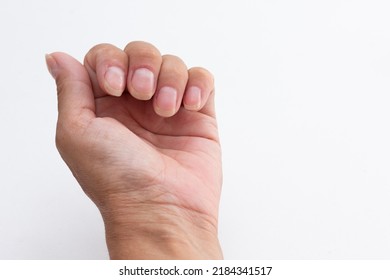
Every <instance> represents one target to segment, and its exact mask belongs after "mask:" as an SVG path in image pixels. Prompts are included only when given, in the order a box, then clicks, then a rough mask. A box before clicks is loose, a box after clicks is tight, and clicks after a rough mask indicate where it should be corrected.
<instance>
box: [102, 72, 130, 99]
mask: <svg viewBox="0 0 390 280" xmlns="http://www.w3.org/2000/svg"><path fill="white" fill-rule="evenodd" d="M104 79H105V85H106V90H107V91H108V93H109V94H111V95H114V96H121V95H122V93H123V91H124V88H125V72H124V71H123V70H122V69H121V68H119V67H117V66H111V67H109V68H108V69H107V71H106V73H105V74H104Z"/></svg>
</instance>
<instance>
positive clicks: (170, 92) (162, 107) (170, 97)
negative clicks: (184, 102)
mask: <svg viewBox="0 0 390 280" xmlns="http://www.w3.org/2000/svg"><path fill="white" fill-rule="evenodd" d="M176 100H177V91H176V89H174V88H172V87H168V86H166V87H162V88H161V89H160V90H159V91H158V93H157V97H156V107H157V108H156V111H157V114H159V115H160V116H163V117H170V116H173V115H174V114H175V111H176Z"/></svg>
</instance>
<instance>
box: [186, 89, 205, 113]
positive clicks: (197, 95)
mask: <svg viewBox="0 0 390 280" xmlns="http://www.w3.org/2000/svg"><path fill="white" fill-rule="evenodd" d="M201 102H202V99H201V90H200V88H198V87H196V86H192V87H190V88H188V89H187V91H186V93H185V99H184V106H185V108H186V109H188V110H198V109H199V108H200V105H201Z"/></svg>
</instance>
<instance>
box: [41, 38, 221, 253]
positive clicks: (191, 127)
mask: <svg viewBox="0 0 390 280" xmlns="http://www.w3.org/2000/svg"><path fill="white" fill-rule="evenodd" d="M46 60H47V65H48V68H49V71H50V73H51V74H52V75H53V77H54V78H55V80H56V84H57V92H58V122H57V132H56V144H57V147H58V150H59V152H60V154H61V156H62V158H63V159H64V161H65V162H66V163H67V165H68V166H69V168H70V170H71V171H72V173H73V175H74V176H75V177H76V179H77V181H78V182H79V184H80V185H81V187H82V188H83V190H84V191H85V193H86V194H87V195H88V196H89V197H90V198H91V200H92V201H93V202H94V203H95V204H96V205H97V207H98V209H99V210H100V212H101V214H102V217H103V220H104V223H105V227H106V239H107V245H108V249H109V253H110V257H111V258H114V259H165V258H168V259H179V258H180V259H181V258H184V259H218V258H222V253H221V250H220V247H219V242H218V236H217V228H218V207H219V199H220V191H221V185H222V172H221V151H220V144H219V139H218V131H217V122H216V119H215V110H214V81H213V77H212V75H211V74H210V73H209V72H208V71H207V70H205V69H202V68H191V69H189V70H188V69H187V67H186V65H185V64H184V62H183V61H182V60H181V59H180V58H178V57H175V56H170V55H167V56H161V55H160V52H159V51H158V50H157V49H156V48H155V47H154V46H152V45H150V44H148V43H145V42H132V43H129V44H128V45H127V46H126V48H125V50H124V51H123V50H121V49H118V48H116V47H114V46H112V45H108V44H102V45H98V46H95V47H94V48H92V49H91V50H90V51H89V52H88V54H87V55H86V56H85V59H84V65H82V64H80V63H79V62H78V61H77V60H75V59H74V58H72V57H70V56H69V55H67V54H64V53H53V54H50V55H48V56H47V57H46Z"/></svg>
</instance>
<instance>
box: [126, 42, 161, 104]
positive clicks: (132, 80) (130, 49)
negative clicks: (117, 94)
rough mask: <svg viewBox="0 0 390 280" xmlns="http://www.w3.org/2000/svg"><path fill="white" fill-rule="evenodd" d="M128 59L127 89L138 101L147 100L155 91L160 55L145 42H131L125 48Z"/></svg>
mask: <svg viewBox="0 0 390 280" xmlns="http://www.w3.org/2000/svg"><path fill="white" fill-rule="evenodd" d="M125 53H127V55H128V58H129V70H128V73H129V74H128V77H127V89H128V91H129V92H130V94H131V95H132V96H133V97H135V98H136V99H139V100H149V99H151V98H152V96H153V94H154V92H155V91H156V84H157V77H158V73H159V71H160V67H161V62H162V58H161V54H160V52H159V50H158V49H157V48H156V47H154V46H153V45H151V44H149V43H146V42H131V43H129V44H128V45H127V46H126V48H125Z"/></svg>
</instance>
